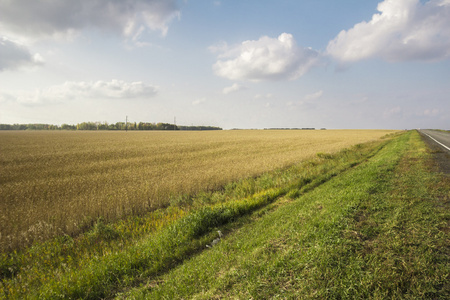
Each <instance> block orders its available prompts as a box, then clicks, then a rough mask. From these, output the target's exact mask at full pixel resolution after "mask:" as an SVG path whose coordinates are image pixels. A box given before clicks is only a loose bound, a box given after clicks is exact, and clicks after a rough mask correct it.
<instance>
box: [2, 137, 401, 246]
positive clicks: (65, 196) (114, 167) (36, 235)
mask: <svg viewBox="0 0 450 300" xmlns="http://www.w3.org/2000/svg"><path fill="white" fill-rule="evenodd" d="M392 132H393V131H389V130H321V131H318V130H316V131H302V130H279V131H276V130H267V131H263V130H238V131H203V132H187V131H175V132H167V131H161V132H157V131H147V132H111V131H104V132H92V131H86V132H81V131H34V132H30V131H26V132H25V131H12V132H9V131H4V132H0V168H1V171H0V212H1V214H0V248H1V249H8V248H11V247H15V246H16V245H22V244H28V243H30V242H31V241H32V240H41V239H46V238H48V237H51V236H54V235H57V234H62V233H68V234H74V233H77V232H80V231H81V230H82V229H83V228H84V227H85V226H87V225H88V224H91V223H92V220H95V219H96V218H98V217H102V218H104V219H106V220H110V221H112V220H116V219H118V218H121V217H124V216H126V215H130V214H141V213H145V212H146V211H149V210H153V209H156V208H160V207H163V206H166V205H168V204H169V203H170V201H171V199H174V198H176V197H178V196H180V195H182V194H195V193H196V192H198V191H200V190H212V189H217V188H220V187H221V186H223V185H224V184H226V183H227V182H230V181H234V180H238V179H241V178H245V177H249V176H257V175H258V174H261V173H263V172H266V171H270V170H273V169H277V168H283V167H287V166H289V165H292V164H295V163H296V162H299V161H302V160H305V159H308V158H311V157H313V156H315V154H316V153H318V152H335V151H338V150H340V149H342V148H345V147H348V146H351V145H354V144H358V143H363V142H366V141H370V140H375V139H379V138H380V137H382V136H384V135H386V134H389V133H392Z"/></svg>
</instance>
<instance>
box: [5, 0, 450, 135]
mask: <svg viewBox="0 0 450 300" xmlns="http://www.w3.org/2000/svg"><path fill="white" fill-rule="evenodd" d="M126 116H128V119H129V120H131V121H132V122H133V121H136V122H139V121H143V122H169V123H171V122H173V120H174V117H176V122H177V124H180V125H192V124H193V125H212V126H220V127H223V128H267V127H316V128H321V127H326V128H361V129H365V128H389V129H406V128H408V129H409V128H443V129H450V1H449V0H429V1H419V0H385V1H371V0H366V1H356V0H352V1H350V0H342V1H331V0H329V1H327V0H320V1H318V0H305V1H294V0H283V1H265V0H264V1H261V0H260V1H254V0H242V1H237V0H235V1H234V0H233V1H232V0H228V1H226V0H221V1H219V0H216V1H214V0H195V1H194V0H184V1H183V0H180V1H177V0H127V1H111V0H91V1H62V0H45V1H44V0H35V1H29V0H15V1H7V0H0V123H9V124H12V123H51V124H62V123H69V124H75V123H79V122H84V121H100V122H105V121H106V122H109V123H115V122H117V121H124V120H125V117H126Z"/></svg>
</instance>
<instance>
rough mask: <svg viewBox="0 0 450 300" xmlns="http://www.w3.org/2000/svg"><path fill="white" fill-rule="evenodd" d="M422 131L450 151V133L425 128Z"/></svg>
mask: <svg viewBox="0 0 450 300" xmlns="http://www.w3.org/2000/svg"><path fill="white" fill-rule="evenodd" d="M420 132H421V133H422V134H424V135H426V136H428V137H429V138H431V140H433V141H434V142H435V143H437V144H438V145H439V146H440V147H441V148H442V149H445V150H447V151H450V133H449V132H444V131H438V130H430V129H423V130H420Z"/></svg>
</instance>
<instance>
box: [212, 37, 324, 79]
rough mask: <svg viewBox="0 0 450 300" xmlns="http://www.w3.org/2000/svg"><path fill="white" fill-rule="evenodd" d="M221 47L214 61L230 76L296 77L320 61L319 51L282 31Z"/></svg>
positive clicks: (219, 72) (223, 74)
mask: <svg viewBox="0 0 450 300" xmlns="http://www.w3.org/2000/svg"><path fill="white" fill-rule="evenodd" d="M221 48H222V51H224V53H222V54H221V55H219V56H218V57H219V60H218V61H217V62H216V63H215V64H214V65H213V70H214V72H215V74H216V75H218V76H221V77H225V78H228V79H231V80H251V81H261V80H282V79H296V78H298V77H300V76H302V75H303V74H305V73H306V72H307V71H308V70H309V69H310V68H311V67H313V66H314V65H316V64H317V63H318V56H319V53H318V52H317V51H314V50H312V49H309V48H301V47H299V46H297V45H296V42H295V40H294V37H293V36H292V35H291V34H288V33H282V34H281V35H280V36H279V37H278V38H270V37H267V36H263V37H261V38H260V39H259V40H257V41H244V42H242V44H240V45H238V46H235V47H231V48H229V47H227V46H226V44H225V45H224V44H222V45H221V47H210V49H211V50H212V51H213V50H215V51H218V50H220V49H221Z"/></svg>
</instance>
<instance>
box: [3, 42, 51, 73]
mask: <svg viewBox="0 0 450 300" xmlns="http://www.w3.org/2000/svg"><path fill="white" fill-rule="evenodd" d="M41 63H43V58H42V56H41V55H40V54H38V53H36V54H34V55H32V54H31V53H30V51H29V50H28V49H27V48H26V47H25V46H23V45H20V44H17V43H14V42H13V41H10V40H8V39H7V38H5V37H0V71H3V70H7V69H16V68H18V67H21V66H24V65H36V64H41Z"/></svg>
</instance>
